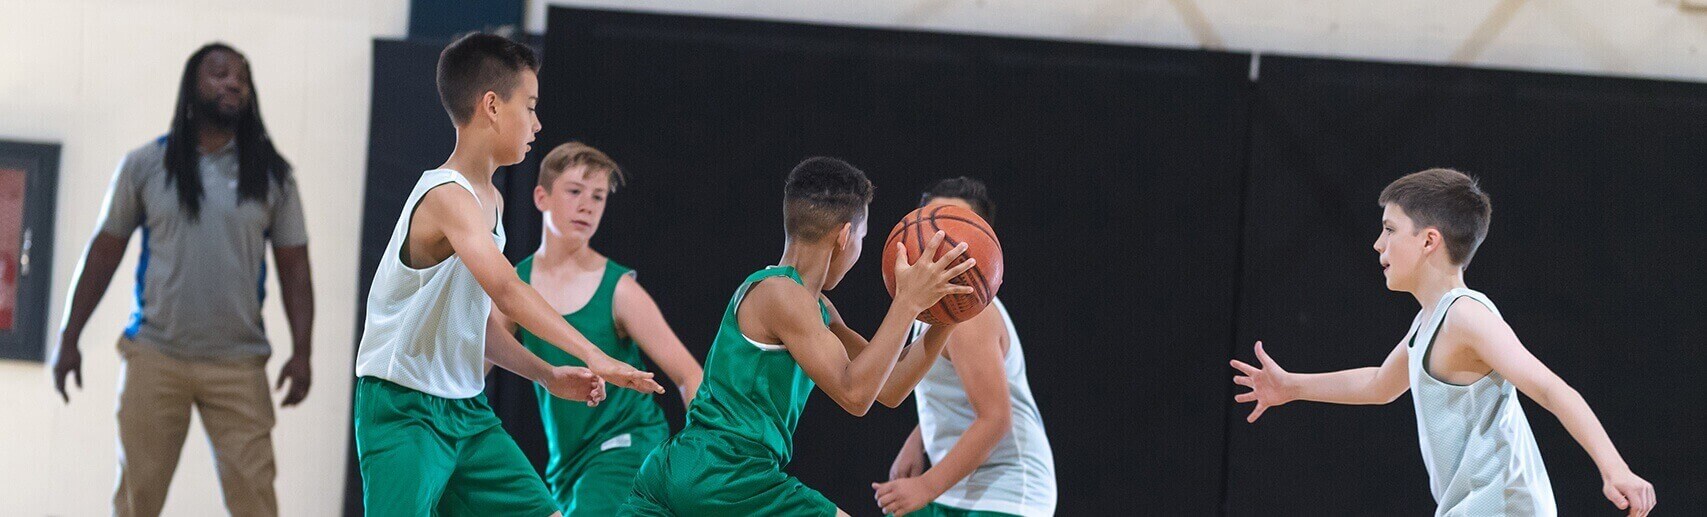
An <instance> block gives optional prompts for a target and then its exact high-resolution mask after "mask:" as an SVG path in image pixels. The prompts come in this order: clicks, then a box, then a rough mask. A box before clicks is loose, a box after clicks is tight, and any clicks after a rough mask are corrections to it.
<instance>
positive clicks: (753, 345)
mask: <svg viewBox="0 0 1707 517" xmlns="http://www.w3.org/2000/svg"><path fill="white" fill-rule="evenodd" d="M779 276H780V277H788V279H790V280H793V281H794V282H795V283H800V273H799V272H798V271H796V270H795V269H794V268H793V267H791V266H771V267H767V268H765V269H763V270H761V271H759V272H756V273H753V274H752V275H750V276H748V277H747V280H746V281H744V282H742V283H741V287H740V289H737V290H736V291H735V296H734V297H733V298H732V299H730V300H729V308H727V309H724V311H723V323H722V324H721V325H719V326H718V328H717V338H716V339H715V340H714V341H712V343H711V352H710V353H709V354H708V355H707V356H706V358H705V381H704V382H703V383H702V384H701V385H700V387H699V394H698V395H697V396H696V397H695V398H694V401H693V407H691V408H688V415H687V428H686V429H684V430H683V431H682V434H683V435H689V434H698V433H710V434H718V435H723V436H733V437H737V438H741V439H744V441H748V442H751V443H753V444H754V445H756V446H759V447H761V448H762V449H763V451H762V452H761V453H769V454H771V455H772V456H774V459H775V460H776V461H777V463H778V464H783V465H786V464H787V463H788V460H789V458H791V457H793V455H794V428H795V425H796V424H799V423H800V413H801V412H802V411H803V410H805V409H806V398H807V396H808V395H811V394H812V388H813V387H814V386H815V385H814V384H813V383H812V378H810V377H807V376H806V372H805V371H804V370H801V369H800V364H799V363H796V362H794V357H793V356H791V355H789V353H788V350H785V349H783V347H782V345H780V344H767V343H759V342H756V341H753V340H752V339H750V338H748V337H747V336H746V335H745V334H742V333H741V325H740V323H739V322H738V321H737V320H736V318H735V309H736V308H737V307H740V305H741V299H742V298H743V297H744V296H746V294H747V291H748V290H750V289H752V288H753V285H755V284H757V283H759V282H760V281H762V280H764V279H767V278H771V277H779ZM818 311H819V313H821V314H822V315H823V317H824V324H825V325H826V326H827V325H829V324H830V311H829V309H828V308H826V307H824V304H823V302H822V301H820V302H819V303H818Z"/></svg>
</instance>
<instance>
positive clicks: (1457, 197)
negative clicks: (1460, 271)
mask: <svg viewBox="0 0 1707 517" xmlns="http://www.w3.org/2000/svg"><path fill="white" fill-rule="evenodd" d="M1380 203H1381V206H1383V207H1385V206H1387V205H1389V204H1397V205H1399V208H1401V209H1404V211H1405V215H1408V216H1410V217H1411V221H1413V222H1415V223H1416V230H1417V231H1421V230H1422V229H1423V228H1429V227H1433V228H1435V229H1437V230H1440V235H1441V236H1443V237H1445V238H1446V252H1447V253H1448V255H1449V256H1450V257H1451V258H1452V263H1453V264H1457V265H1459V266H1465V265H1469V264H1470V257H1473V256H1475V255H1476V248H1477V247H1479V246H1481V245H1482V239H1483V238H1486V237H1487V236H1488V221H1489V220H1490V219H1492V218H1493V211H1494V206H1493V203H1492V202H1491V201H1490V200H1489V199H1488V194H1487V193H1486V192H1483V191H1482V187H1481V185H1478V184H1477V183H1476V179H1475V178H1472V177H1470V176H1468V175H1466V174H1464V173H1462V172H1458V171H1455V170H1452V169H1429V170H1426V171H1422V172H1414V173H1411V174H1407V175H1405V177H1403V178H1399V179H1397V180H1394V181H1393V182H1392V183H1389V184H1387V188H1384V189H1381V198H1380Z"/></svg>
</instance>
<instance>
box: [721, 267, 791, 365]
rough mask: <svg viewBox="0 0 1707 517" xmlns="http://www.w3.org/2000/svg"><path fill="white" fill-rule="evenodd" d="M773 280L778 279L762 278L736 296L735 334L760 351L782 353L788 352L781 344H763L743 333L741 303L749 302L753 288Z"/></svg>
mask: <svg viewBox="0 0 1707 517" xmlns="http://www.w3.org/2000/svg"><path fill="white" fill-rule="evenodd" d="M771 278H776V277H765V278H761V279H759V280H757V281H755V282H753V283H750V284H747V285H745V286H742V287H741V292H740V293H737V294H736V295H735V311H734V312H735V333H736V334H740V335H741V339H745V340H747V344H750V345H753V346H754V347H757V348H758V349H759V350H762V351H765V352H780V351H783V350H786V349H787V348H786V347H784V346H783V345H781V344H771V343H762V342H760V341H759V340H757V339H753V338H752V337H751V336H748V335H747V333H746V332H742V331H741V303H743V302H746V301H747V293H748V292H751V291H752V290H753V288H755V287H758V286H759V282H763V281H765V280H768V279H771Z"/></svg>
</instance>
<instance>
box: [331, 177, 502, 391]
mask: <svg viewBox="0 0 1707 517" xmlns="http://www.w3.org/2000/svg"><path fill="white" fill-rule="evenodd" d="M447 183H455V184H457V185H459V186H461V187H462V188H465V189H468V192H469V193H471V194H472V193H474V187H473V186H471V185H470V184H469V183H468V179H467V178H465V177H463V176H462V174H461V173H458V172H456V171H453V170H450V169H437V170H431V171H427V172H425V173H422V174H421V180H420V181H418V182H416V183H415V190H414V191H413V192H410V193H409V200H408V202H406V203H404V204H403V207H404V208H403V213H402V214H401V215H399V216H398V218H397V227H396V228H395V229H393V230H392V231H391V242H389V243H387V244H386V245H385V256H384V257H382V258H381V259H380V261H379V268H378V270H377V271H375V273H374V275H373V287H372V288H371V289H370V290H369V291H368V297H367V322H366V324H365V325H364V327H363V329H362V343H361V347H360V348H359V349H358V350H357V352H356V375H357V376H369V377H377V378H380V379H385V380H387V381H391V382H394V383H397V384H400V385H402V386H403V387H406V388H409V389H412V390H415V391H419V392H422V393H426V394H428V395H433V396H437V397H444V398H450V399H463V398H469V397H473V396H475V395H479V394H480V392H481V390H484V389H485V388H486V376H485V366H486V364H485V363H486V357H485V354H486V317H487V315H489V314H490V313H491V311H492V299H491V298H490V297H488V296H487V295H486V292H485V291H483V290H481V289H480V284H479V283H477V282H475V280H474V273H472V272H470V271H469V270H468V267H467V266H465V265H463V263H462V257H461V256H458V255H451V256H450V258H447V259H445V260H444V261H442V262H439V263H438V264H434V265H432V266H429V267H426V268H422V269H415V268H412V267H409V265H407V264H404V263H403V243H404V240H405V239H406V238H407V237H408V236H409V219H410V217H411V216H413V215H414V214H415V208H416V207H417V205H419V204H420V203H421V197H422V196H425V195H427V191H430V190H432V189H433V188H435V187H438V186H440V185H444V184H447ZM447 188H448V187H447ZM474 199H475V202H476V203H479V200H480V196H479V195H478V194H476V195H475V197H474ZM482 206H484V205H482ZM492 240H493V241H494V242H496V243H497V244H498V249H503V248H504V241H505V237H504V223H503V221H502V218H499V222H498V225H497V227H496V228H494V229H493V232H492Z"/></svg>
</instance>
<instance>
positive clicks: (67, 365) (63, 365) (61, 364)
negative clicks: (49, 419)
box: [53, 334, 83, 404]
mask: <svg viewBox="0 0 1707 517" xmlns="http://www.w3.org/2000/svg"><path fill="white" fill-rule="evenodd" d="M71 375H75V376H77V388H78V389H83V352H81V351H78V350H77V335H76V334H61V335H60V339H59V351H58V352H56V353H54V354H53V389H55V390H57V391H59V398H60V399H63V400H65V403H66V404H70V403H71V396H70V395H67V394H66V393H65V378H66V377H68V376H71Z"/></svg>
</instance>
